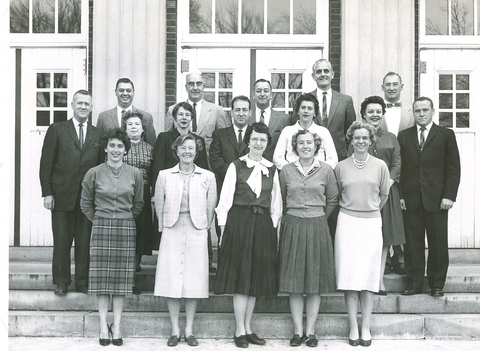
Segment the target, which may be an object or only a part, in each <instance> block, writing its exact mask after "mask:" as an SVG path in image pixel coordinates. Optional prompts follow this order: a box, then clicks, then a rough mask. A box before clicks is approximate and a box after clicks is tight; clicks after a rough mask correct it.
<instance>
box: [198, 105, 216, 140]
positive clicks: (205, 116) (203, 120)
mask: <svg viewBox="0 0 480 351" xmlns="http://www.w3.org/2000/svg"><path fill="white" fill-rule="evenodd" d="M211 112H212V105H211V104H210V103H209V102H208V101H205V100H203V104H202V113H201V114H200V118H198V117H197V131H196V132H195V134H197V135H198V134H200V133H201V132H202V130H203V128H205V125H206V124H207V122H208V120H209V119H210V118H211V117H212V115H211Z"/></svg>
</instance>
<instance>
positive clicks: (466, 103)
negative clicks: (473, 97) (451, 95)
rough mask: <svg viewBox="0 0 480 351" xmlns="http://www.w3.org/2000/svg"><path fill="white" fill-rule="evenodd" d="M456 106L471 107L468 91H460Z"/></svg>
mask: <svg viewBox="0 0 480 351" xmlns="http://www.w3.org/2000/svg"><path fill="white" fill-rule="evenodd" d="M455 105H456V108H470V94H468V93H458V94H457V101H456V104H455Z"/></svg>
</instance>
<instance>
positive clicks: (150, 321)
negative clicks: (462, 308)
mask: <svg viewBox="0 0 480 351" xmlns="http://www.w3.org/2000/svg"><path fill="white" fill-rule="evenodd" d="M112 318H113V317H112V316H111V313H110V315H109V322H111V319H112ZM184 325H185V316H184V314H183V313H182V314H181V326H180V329H181V330H183V329H184ZM316 327H317V329H316V334H317V335H318V336H319V337H320V338H321V339H346V338H347V335H348V321H347V315H346V314H320V315H319V316H318V319H317V324H316ZM252 329H253V330H255V332H257V333H258V334H259V335H261V336H262V337H265V338H267V339H288V338H290V337H291V336H292V334H293V323H292V320H291V316H290V314H286V313H285V314H278V313H277V314H271V313H255V314H254V317H253V320H252ZM194 330H195V335H196V336H197V337H198V338H200V339H202V338H231V337H232V335H233V334H234V332H235V319H234V316H233V313H197V314H196V316H195V322H194ZM98 331H99V325H98V313H96V312H76V311H52V312H50V311H49V312H45V311H39V312H37V311H10V314H9V336H10V337H16V336H36V337H39V336H40V337H52V336H54V337H91V338H97V337H98ZM122 331H123V336H124V337H126V338H128V337H154V338H167V337H168V336H169V335H170V332H171V328H170V318H169V316H168V313H166V312H124V313H123V316H122ZM372 337H373V338H374V339H400V340H408V339H410V340H411V339H414V340H421V339H454V340H479V339H480V314H448V315H446V314H374V315H373V316H372Z"/></svg>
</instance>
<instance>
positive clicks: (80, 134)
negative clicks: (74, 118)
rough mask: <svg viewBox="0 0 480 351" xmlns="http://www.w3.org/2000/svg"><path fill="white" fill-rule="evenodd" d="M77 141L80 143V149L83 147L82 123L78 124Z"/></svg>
mask: <svg viewBox="0 0 480 351" xmlns="http://www.w3.org/2000/svg"><path fill="white" fill-rule="evenodd" d="M78 142H79V143H80V149H82V148H83V123H80V124H79V125H78Z"/></svg>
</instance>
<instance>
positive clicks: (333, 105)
mask: <svg viewBox="0 0 480 351" xmlns="http://www.w3.org/2000/svg"><path fill="white" fill-rule="evenodd" d="M312 70H313V72H312V78H313V80H314V81H315V82H316V83H317V89H315V90H314V91H312V92H310V94H313V95H315V96H316V97H317V99H318V103H319V105H320V113H319V114H318V116H316V117H315V118H314V120H313V121H314V122H315V123H317V124H318V125H320V126H323V127H325V128H327V129H328V131H329V132H330V134H331V135H332V139H333V142H334V144H335V149H336V150H337V155H338V162H340V161H342V160H344V159H346V158H347V149H348V146H347V141H346V139H345V135H346V133H347V130H348V128H350V126H351V125H352V123H353V122H354V121H355V119H356V115H355V108H354V107H353V100H352V97H351V96H349V95H345V94H341V93H338V92H336V91H335V90H332V79H333V77H334V76H335V72H334V71H333V68H332V65H331V64H330V62H329V61H328V60H325V59H320V60H318V61H316V62H315V63H314V64H313V67H312ZM297 120H298V115H296V114H295V115H294V116H293V122H294V123H295V122H297Z"/></svg>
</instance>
